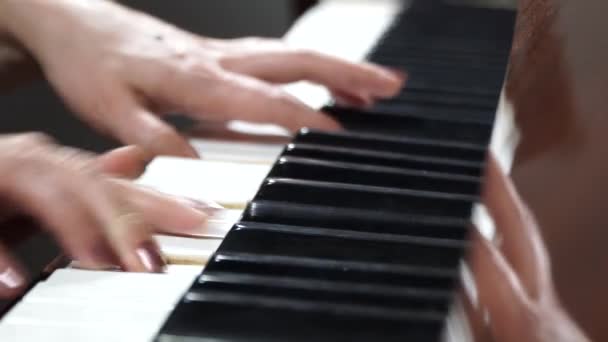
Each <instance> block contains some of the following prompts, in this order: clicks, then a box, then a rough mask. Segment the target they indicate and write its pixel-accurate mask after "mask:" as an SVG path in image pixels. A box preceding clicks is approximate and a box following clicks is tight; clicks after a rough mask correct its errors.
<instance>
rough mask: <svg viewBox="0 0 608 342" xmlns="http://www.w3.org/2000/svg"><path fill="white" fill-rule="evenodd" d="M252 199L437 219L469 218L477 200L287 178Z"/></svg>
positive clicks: (265, 186) (267, 184) (266, 184)
mask: <svg viewBox="0 0 608 342" xmlns="http://www.w3.org/2000/svg"><path fill="white" fill-rule="evenodd" d="M256 199H260V200H270V201H283V202H288V203H300V204H318V205H326V206H332V207H340V208H351V209H362V210H378V211H381V212H396V213H401V214H411V213H418V214H421V215H429V216H430V215H436V216H441V217H469V216H470V215H471V207H472V204H473V203H474V202H475V201H477V197H475V196H470V195H461V194H451V193H439V192H431V191H417V190H405V189H393V188H386V187H377V186H367V185H359V184H342V183H332V182H320V181H308V180H299V179H289V178H270V179H267V180H266V181H265V182H264V184H263V185H262V187H261V188H260V191H259V192H258V194H257V196H256Z"/></svg>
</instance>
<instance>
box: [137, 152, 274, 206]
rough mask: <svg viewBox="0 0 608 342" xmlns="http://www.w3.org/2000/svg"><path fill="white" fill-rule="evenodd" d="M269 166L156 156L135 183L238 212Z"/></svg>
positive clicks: (251, 196)
mask: <svg viewBox="0 0 608 342" xmlns="http://www.w3.org/2000/svg"><path fill="white" fill-rule="evenodd" d="M270 168H271V165H264V164H253V163H233V162H220V161H206V160H194V159H186V158H175V157H159V158H156V159H154V160H153V161H152V163H150V165H148V167H147V169H146V172H145V173H144V174H143V175H142V176H141V177H140V178H139V179H138V180H137V183H138V184H140V185H144V186H149V187H151V188H154V189H156V190H158V191H161V192H164V193H168V194H171V195H176V196H185V197H189V198H192V199H199V200H205V199H209V200H212V201H215V202H217V203H219V204H220V205H222V206H224V207H226V208H230V209H237V208H243V207H245V205H246V203H247V202H248V201H249V200H251V199H252V198H253V196H254V195H255V193H256V192H257V190H258V188H259V186H260V184H261V183H262V181H263V180H264V178H265V177H266V175H267V174H268V172H269V171H270Z"/></svg>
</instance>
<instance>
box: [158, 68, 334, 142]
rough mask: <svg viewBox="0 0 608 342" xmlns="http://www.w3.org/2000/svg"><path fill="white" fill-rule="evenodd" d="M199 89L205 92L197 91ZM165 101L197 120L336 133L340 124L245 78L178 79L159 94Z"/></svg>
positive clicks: (278, 90) (189, 76)
mask: <svg viewBox="0 0 608 342" xmlns="http://www.w3.org/2000/svg"><path fill="white" fill-rule="evenodd" d="M201 89H205V90H204V91H201ZM163 95H164V96H165V99H166V101H171V102H175V103H176V105H177V104H181V105H182V106H183V107H184V110H185V111H187V112H189V113H191V114H193V115H196V116H201V117H206V118H209V117H213V116H216V118H217V119H221V120H228V119H241V120H246V121H252V122H265V123H268V122H271V123H275V124H278V125H281V126H283V127H285V128H287V129H290V130H292V131H297V130H298V129H300V128H302V127H310V128H320V129H327V130H337V129H339V128H340V125H339V124H338V123H337V122H336V121H335V120H333V119H331V118H330V117H329V116H327V115H325V114H322V113H319V112H317V111H315V110H313V109H312V108H310V107H308V106H306V105H305V104H303V103H301V102H300V101H298V100H297V99H295V98H294V97H292V96H290V95H288V94H287V93H285V92H284V91H282V90H281V89H280V88H279V87H276V86H272V85H269V84H267V83H265V82H262V81H259V80H255V79H253V78H249V77H246V76H241V75H236V74H228V73H224V74H221V75H217V79H214V80H213V81H210V80H209V79H208V77H197V76H196V75H191V74H189V75H185V76H183V77H179V78H178V80H177V81H176V83H175V84H174V85H173V86H171V88H170V89H166V92H164V94H163Z"/></svg>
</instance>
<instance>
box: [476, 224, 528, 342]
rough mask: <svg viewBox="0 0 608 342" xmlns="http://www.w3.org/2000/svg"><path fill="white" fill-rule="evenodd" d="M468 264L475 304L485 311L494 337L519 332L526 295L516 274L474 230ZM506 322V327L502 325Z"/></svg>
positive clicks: (526, 306)
mask: <svg viewBox="0 0 608 342" xmlns="http://www.w3.org/2000/svg"><path fill="white" fill-rule="evenodd" d="M469 264H470V265H471V270H472V272H473V276H474V279H475V284H476V287H477V295H478V302H479V305H480V307H481V308H482V309H486V310H487V314H488V315H489V319H490V329H491V331H492V334H493V335H494V336H500V337H501V338H504V340H505V341H511V339H509V338H506V337H508V336H511V334H512V333H513V330H515V331H516V332H517V331H520V330H521V328H522V327H523V326H519V327H518V325H519V324H523V322H522V321H521V320H522V318H523V317H527V315H525V312H526V310H527V309H528V307H529V302H528V299H527V294H526V292H525V289H524V288H523V286H522V284H521V283H520V281H519V279H518V278H517V275H516V274H515V272H514V271H513V269H511V267H510V266H509V264H508V263H507V261H506V260H505V259H504V258H503V256H502V255H501V254H500V252H499V251H498V250H497V249H496V248H495V247H494V246H492V245H491V244H490V243H489V242H488V241H487V240H486V239H485V238H484V237H482V236H481V234H480V233H479V232H478V231H477V230H476V229H475V230H474V232H473V244H472V249H471V255H469ZM505 322H509V324H504V323H505Z"/></svg>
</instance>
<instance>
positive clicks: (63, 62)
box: [0, 0, 403, 156]
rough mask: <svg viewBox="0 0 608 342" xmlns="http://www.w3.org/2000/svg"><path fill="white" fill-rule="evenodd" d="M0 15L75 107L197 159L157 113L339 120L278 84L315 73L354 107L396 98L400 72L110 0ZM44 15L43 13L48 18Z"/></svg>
mask: <svg viewBox="0 0 608 342" xmlns="http://www.w3.org/2000/svg"><path fill="white" fill-rule="evenodd" d="M0 4H1V5H0V6H3V8H0V16H3V17H0V21H3V22H5V23H6V27H7V30H8V31H9V32H11V33H12V34H13V35H14V36H15V37H16V39H17V40H19V41H20V42H22V43H23V45H25V46H26V47H27V48H28V49H29V51H30V52H31V53H32V54H33V55H34V56H35V57H36V59H37V60H38V61H39V63H40V64H41V66H42V69H43V71H44V73H45V75H46V77H47V78H48V79H49V81H50V82H51V83H52V85H53V86H54V87H55V89H56V90H57V92H58V93H59V94H60V95H61V96H62V97H63V98H64V100H65V101H66V102H67V103H68V104H69V105H70V107H71V108H72V109H73V110H74V111H75V112H76V113H78V114H79V115H80V116H81V117H82V118H83V119H84V120H85V121H87V122H88V123H89V124H92V125H93V126H94V127H97V128H98V129H100V130H102V131H106V132H109V133H110V134H111V135H113V136H115V137H117V138H118V139H120V140H121V141H122V142H124V143H127V144H138V145H140V146H142V147H145V148H146V149H148V150H149V151H151V152H153V153H155V154H174V155H181V156H195V155H196V152H195V151H194V150H193V149H192V148H191V147H190V146H189V144H187V142H186V141H185V140H184V139H183V138H182V137H180V136H179V135H178V134H177V132H175V131H174V130H173V129H172V128H170V127H169V126H167V125H166V124H165V123H163V122H162V121H161V120H160V119H159V118H158V117H157V116H156V115H155V114H159V115H160V114H163V113H167V112H176V111H179V112H185V113H187V114H189V115H190V116H192V117H193V118H195V119H196V118H203V117H204V118H215V119H221V120H229V119H243V120H248V121H256V122H273V123H277V124H280V125H283V126H285V127H287V128H289V129H292V130H297V129H299V128H301V127H303V126H308V127H313V128H325V129H336V128H338V124H337V123H336V122H335V121H334V120H332V119H330V118H329V117H328V116H326V115H323V114H321V113H318V112H316V111H314V110H312V109H311V108H309V107H307V106H305V105H304V104H302V103H300V102H298V101H297V100H296V99H294V98H292V97H290V96H289V95H287V94H286V93H284V92H283V91H281V90H280V89H279V87H278V86H277V84H278V83H287V82H293V81H298V80H310V81H314V82H317V83H321V84H324V85H326V86H328V87H329V88H330V89H331V90H332V91H333V92H334V93H335V94H336V95H337V96H339V97H340V98H342V99H346V100H350V102H353V103H354V104H361V105H365V104H369V103H370V102H372V101H373V100H375V99H378V98H385V97H391V96H393V95H395V94H396V93H397V92H398V91H399V89H400V88H401V86H402V83H403V79H402V76H399V75H398V74H397V73H394V72H390V71H387V70H385V69H383V68H380V67H376V66H373V65H370V64H361V65H357V64H353V63H349V62H345V61H342V60H339V59H336V58H333V57H329V56H325V55H322V54H318V53H315V52H311V51H301V50H297V49H291V48H289V47H287V46H285V45H284V44H283V43H280V42H279V41H273V40H260V39H244V40H232V41H228V40H227V41H222V40H214V39H208V38H203V37H199V36H196V35H194V34H191V33H188V32H185V31H182V30H180V29H178V28H176V27H173V26H171V25H169V24H166V23H164V22H162V21H160V20H157V19H155V18H152V17H150V16H147V15H145V14H143V13H139V12H136V11H133V10H129V9H127V8H125V7H122V6H120V5H118V4H115V3H112V2H109V1H80V0H56V1H47V0H5V1H2V2H0ZM40 18H45V20H41V19H40Z"/></svg>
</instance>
